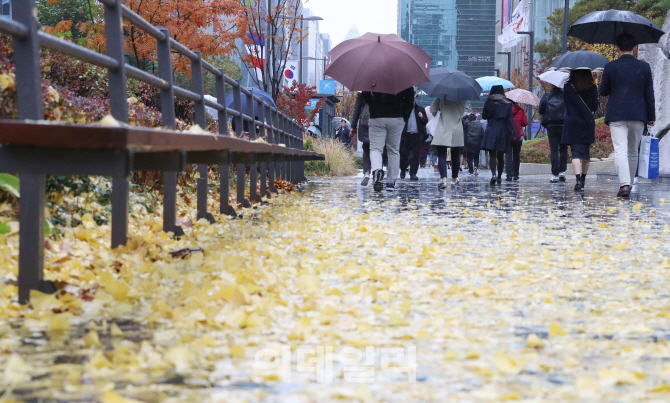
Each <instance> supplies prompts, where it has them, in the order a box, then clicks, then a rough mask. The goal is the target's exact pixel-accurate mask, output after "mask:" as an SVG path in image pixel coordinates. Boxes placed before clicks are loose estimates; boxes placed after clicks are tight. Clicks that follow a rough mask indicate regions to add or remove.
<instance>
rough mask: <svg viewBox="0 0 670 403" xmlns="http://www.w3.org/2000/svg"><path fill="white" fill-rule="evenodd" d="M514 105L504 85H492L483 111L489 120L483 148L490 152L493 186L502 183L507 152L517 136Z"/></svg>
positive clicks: (484, 116)
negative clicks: (513, 138) (506, 94)
mask: <svg viewBox="0 0 670 403" xmlns="http://www.w3.org/2000/svg"><path fill="white" fill-rule="evenodd" d="M512 106H513V104H512V101H510V100H509V99H507V97H506V96H505V90H504V89H503V87H502V85H494V86H493V87H491V92H490V93H489V97H488V98H487V99H486V102H485V103H484V111H483V112H482V118H484V119H486V120H488V125H487V127H486V131H485V132H484V138H483V139H482V148H483V149H484V150H486V151H488V152H489V164H490V166H491V174H492V175H493V176H492V177H491V186H493V185H495V184H496V183H497V184H498V185H500V184H501V183H502V174H503V171H504V169H505V153H506V152H507V150H509V148H510V147H511V141H512V137H515V136H516V131H515V130H514V116H513V115H512V109H513V108H512ZM496 169H497V171H496ZM496 172H497V175H496Z"/></svg>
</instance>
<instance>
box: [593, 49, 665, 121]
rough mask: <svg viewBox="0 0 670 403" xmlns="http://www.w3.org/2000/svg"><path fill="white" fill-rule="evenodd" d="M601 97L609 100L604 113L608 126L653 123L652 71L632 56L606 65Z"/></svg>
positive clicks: (654, 106)
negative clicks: (620, 123) (622, 122)
mask: <svg viewBox="0 0 670 403" xmlns="http://www.w3.org/2000/svg"><path fill="white" fill-rule="evenodd" d="M600 95H602V96H604V97H606V96H609V100H608V101H607V111H606V112H605V122H607V123H609V122H619V121H624V120H632V121H640V122H645V123H646V122H653V121H655V120H656V103H655V101H654V82H653V80H652V76H651V67H649V64H647V63H645V62H643V61H640V60H637V59H636V58H634V57H633V56H630V55H623V56H621V57H620V58H618V59H617V60H615V61H613V62H610V63H607V65H605V71H604V72H603V78H602V81H601V83H600Z"/></svg>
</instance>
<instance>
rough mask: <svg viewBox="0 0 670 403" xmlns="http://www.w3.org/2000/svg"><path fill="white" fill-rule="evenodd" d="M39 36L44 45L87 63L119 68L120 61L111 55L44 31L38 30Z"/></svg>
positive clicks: (112, 68)
mask: <svg viewBox="0 0 670 403" xmlns="http://www.w3.org/2000/svg"><path fill="white" fill-rule="evenodd" d="M37 37H38V38H39V41H40V45H41V46H42V47H45V48H48V49H51V50H55V51H56V52H59V53H62V54H64V55H68V56H72V57H75V58H77V59H79V60H82V61H84V62H87V63H91V64H95V65H96V66H100V67H104V68H107V69H110V70H118V69H119V62H117V61H116V60H114V59H112V58H111V57H109V56H106V55H103V54H101V53H98V52H94V51H92V50H89V49H86V48H85V47H82V46H79V45H75V44H74V43H72V42H68V41H65V40H63V39H60V38H58V37H55V36H53V35H49V34H45V33H44V32H38V33H37Z"/></svg>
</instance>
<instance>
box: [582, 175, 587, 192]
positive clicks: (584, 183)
mask: <svg viewBox="0 0 670 403" xmlns="http://www.w3.org/2000/svg"><path fill="white" fill-rule="evenodd" d="M585 185H586V174H582V189H584V186H585Z"/></svg>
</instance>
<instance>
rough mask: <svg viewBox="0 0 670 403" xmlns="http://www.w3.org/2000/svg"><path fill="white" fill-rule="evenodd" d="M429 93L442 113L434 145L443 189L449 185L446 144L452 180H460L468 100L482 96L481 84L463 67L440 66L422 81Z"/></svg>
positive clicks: (433, 111) (433, 110)
mask: <svg viewBox="0 0 670 403" xmlns="http://www.w3.org/2000/svg"><path fill="white" fill-rule="evenodd" d="M419 88H421V89H422V90H424V91H425V92H426V93H427V94H428V95H429V96H431V97H435V100H434V101H433V104H432V105H431V107H430V112H431V114H433V115H434V116H437V114H438V113H439V115H440V116H439V118H437V117H436V119H439V120H438V121H437V127H436V128H435V129H434V131H435V132H434V133H433V141H432V145H433V146H435V148H436V149H437V161H438V168H439V171H440V177H441V179H442V180H441V182H440V184H439V188H440V189H445V188H446V187H447V148H451V177H452V178H451V184H452V185H455V184H457V183H458V172H459V170H460V166H459V165H460V162H461V150H462V148H463V146H464V145H465V141H464V137H463V124H464V123H463V121H461V119H462V118H464V116H463V112H464V111H465V105H466V101H469V100H473V101H474V100H479V97H480V94H481V92H482V87H481V85H480V84H479V82H478V81H477V80H475V79H473V78H472V77H470V76H468V75H467V74H465V73H463V72H462V71H458V70H452V69H449V68H446V67H438V68H435V69H432V70H431V71H430V80H429V81H427V82H425V83H422V84H420V85H419Z"/></svg>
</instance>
